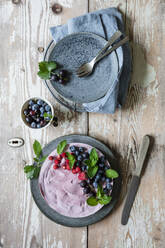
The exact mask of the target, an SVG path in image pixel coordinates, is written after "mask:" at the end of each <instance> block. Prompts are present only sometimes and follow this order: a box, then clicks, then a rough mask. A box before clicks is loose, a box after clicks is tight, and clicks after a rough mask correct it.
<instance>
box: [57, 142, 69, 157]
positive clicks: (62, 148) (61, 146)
mask: <svg viewBox="0 0 165 248" xmlns="http://www.w3.org/2000/svg"><path fill="white" fill-rule="evenodd" d="M66 145H67V142H66V140H62V141H61V142H60V143H59V144H58V146H57V153H58V154H61V153H62V152H63V150H64V149H65V147H66Z"/></svg>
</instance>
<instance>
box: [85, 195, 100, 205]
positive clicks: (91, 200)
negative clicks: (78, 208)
mask: <svg viewBox="0 0 165 248" xmlns="http://www.w3.org/2000/svg"><path fill="white" fill-rule="evenodd" d="M87 204H88V205H89V206H96V205H97V204H98V200H97V199H96V198H95V197H94V196H91V197H89V198H88V199H87Z"/></svg>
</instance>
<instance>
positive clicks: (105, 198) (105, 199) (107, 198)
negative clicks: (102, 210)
mask: <svg viewBox="0 0 165 248" xmlns="http://www.w3.org/2000/svg"><path fill="white" fill-rule="evenodd" d="M111 199H112V197H111V196H108V195H104V196H103V197H102V198H101V199H99V203H100V204H102V205H106V204H108V203H110V201H111Z"/></svg>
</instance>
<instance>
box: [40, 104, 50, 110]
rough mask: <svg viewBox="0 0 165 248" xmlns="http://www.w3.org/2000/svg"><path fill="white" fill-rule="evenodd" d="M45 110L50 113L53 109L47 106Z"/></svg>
mask: <svg viewBox="0 0 165 248" xmlns="http://www.w3.org/2000/svg"><path fill="white" fill-rule="evenodd" d="M45 110H46V111H47V112H48V111H50V110H51V107H50V106H49V105H48V104H47V105H46V106H45ZM40 111H41V110H40Z"/></svg>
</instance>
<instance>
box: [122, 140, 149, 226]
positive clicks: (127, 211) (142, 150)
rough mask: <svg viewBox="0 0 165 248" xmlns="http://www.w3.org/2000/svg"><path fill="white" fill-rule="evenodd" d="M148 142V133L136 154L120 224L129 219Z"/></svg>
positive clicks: (125, 222)
mask: <svg viewBox="0 0 165 248" xmlns="http://www.w3.org/2000/svg"><path fill="white" fill-rule="evenodd" d="M149 143H150V139H149V136H148V135H146V136H144V137H143V140H142V143H141V146H140V151H139V156H138V160H137V163H136V170H135V173H134V175H133V177H132V181H131V185H130V188H129V191H128V194H127V198H126V201H125V205H124V208H123V212H122V218H121V224H122V225H126V224H127V222H128V219H129V215H130V212H131V208H132V206H133V203H134V200H135V196H136V193H137V191H138V188H139V184H140V174H141V171H142V168H143V164H144V160H145V157H146V154H147V151H148V147H149Z"/></svg>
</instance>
